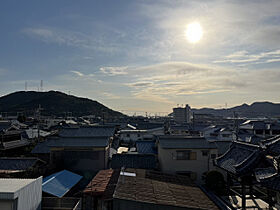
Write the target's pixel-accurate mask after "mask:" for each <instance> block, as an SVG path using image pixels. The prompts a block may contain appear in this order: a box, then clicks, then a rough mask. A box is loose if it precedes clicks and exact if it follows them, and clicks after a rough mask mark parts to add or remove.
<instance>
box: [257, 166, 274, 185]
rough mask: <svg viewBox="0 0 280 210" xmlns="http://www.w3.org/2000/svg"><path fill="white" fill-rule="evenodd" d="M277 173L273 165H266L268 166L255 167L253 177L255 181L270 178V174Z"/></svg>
mask: <svg viewBox="0 0 280 210" xmlns="http://www.w3.org/2000/svg"><path fill="white" fill-rule="evenodd" d="M276 174H277V170H276V169H275V168H274V167H268V168H257V169H255V177H256V179H257V181H259V182H261V181H264V180H266V179H268V178H271V177H272V176H275V175H276Z"/></svg>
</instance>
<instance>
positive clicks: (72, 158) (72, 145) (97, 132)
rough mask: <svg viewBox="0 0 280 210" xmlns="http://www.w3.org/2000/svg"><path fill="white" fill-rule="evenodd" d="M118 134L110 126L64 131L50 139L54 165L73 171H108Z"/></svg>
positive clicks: (65, 129)
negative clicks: (112, 146) (113, 142)
mask: <svg viewBox="0 0 280 210" xmlns="http://www.w3.org/2000/svg"><path fill="white" fill-rule="evenodd" d="M114 134H115V128H114V127H109V126H86V127H79V128H64V129H62V130H61V131H60V132H59V133H58V135H57V136H53V137H49V138H48V139H47V141H48V147H49V149H50V159H51V163H53V164H56V165H58V166H60V167H63V168H64V169H68V170H72V171H84V172H86V171H91V172H94V171H98V170H100V169H106V168H107V167H108V161H109V155H110V154H109V153H110V147H111V143H112V141H113V137H114Z"/></svg>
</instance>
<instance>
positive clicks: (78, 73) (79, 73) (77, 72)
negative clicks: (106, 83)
mask: <svg viewBox="0 0 280 210" xmlns="http://www.w3.org/2000/svg"><path fill="white" fill-rule="evenodd" d="M70 72H72V73H74V74H76V75H78V76H79V77H83V76H85V75H84V74H83V73H82V72H79V71H70Z"/></svg>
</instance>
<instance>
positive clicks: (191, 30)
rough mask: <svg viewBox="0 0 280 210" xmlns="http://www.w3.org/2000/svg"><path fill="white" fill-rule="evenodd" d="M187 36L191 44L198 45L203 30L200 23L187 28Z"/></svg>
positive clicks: (194, 23)
mask: <svg viewBox="0 0 280 210" xmlns="http://www.w3.org/2000/svg"><path fill="white" fill-rule="evenodd" d="M185 34H186V37H187V39H188V41H189V42H190V43H197V42H198V41H199V40H200V39H201V38H202V35H203V30H202V27H201V25H200V24H199V23H198V22H193V23H190V24H189V25H188V26H187V29H186V31H185Z"/></svg>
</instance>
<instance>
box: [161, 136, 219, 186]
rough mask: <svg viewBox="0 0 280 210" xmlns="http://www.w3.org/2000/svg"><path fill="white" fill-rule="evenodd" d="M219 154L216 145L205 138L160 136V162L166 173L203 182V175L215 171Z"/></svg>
mask: <svg viewBox="0 0 280 210" xmlns="http://www.w3.org/2000/svg"><path fill="white" fill-rule="evenodd" d="M217 154H218V151H217V147H216V145H215V144H214V143H210V142H208V141H207V140H206V139H205V138H203V137H191V136H170V135H165V136H158V160H159V165H160V169H161V170H162V171H163V172H165V173H176V174H184V175H187V176H190V177H191V178H192V179H193V180H196V181H198V182H201V179H202V175H203V173H205V172H207V171H209V170H213V169H214V166H213V159H215V158H216V156H217Z"/></svg>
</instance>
